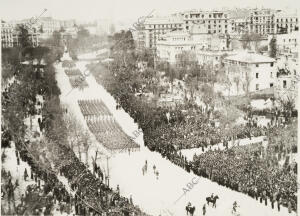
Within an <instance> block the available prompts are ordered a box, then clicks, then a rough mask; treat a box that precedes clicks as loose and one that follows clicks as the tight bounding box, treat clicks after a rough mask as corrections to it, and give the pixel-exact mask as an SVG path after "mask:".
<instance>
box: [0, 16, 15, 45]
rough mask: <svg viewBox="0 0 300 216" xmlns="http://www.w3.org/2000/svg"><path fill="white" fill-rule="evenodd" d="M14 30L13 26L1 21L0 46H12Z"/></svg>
mask: <svg viewBox="0 0 300 216" xmlns="http://www.w3.org/2000/svg"><path fill="white" fill-rule="evenodd" d="M14 37H15V34H14V28H13V25H12V24H10V23H7V22H5V21H2V20H1V44H2V47H3V48H7V47H13V46H14V41H15V39H14Z"/></svg>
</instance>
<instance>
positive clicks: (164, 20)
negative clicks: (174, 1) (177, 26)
mask: <svg viewBox="0 0 300 216" xmlns="http://www.w3.org/2000/svg"><path fill="white" fill-rule="evenodd" d="M173 23H183V20H182V19H181V18H179V17H175V16H174V17H172V16H171V17H170V16H169V17H150V18H147V19H146V20H145V24H173Z"/></svg>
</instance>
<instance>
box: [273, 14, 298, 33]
mask: <svg viewBox="0 0 300 216" xmlns="http://www.w3.org/2000/svg"><path fill="white" fill-rule="evenodd" d="M274 19H275V20H274V22H275V33H277V34H280V33H284V34H288V33H291V32H293V31H298V30H299V26H298V17H297V14H296V13H286V12H283V11H281V12H278V13H276V14H275V17H274Z"/></svg>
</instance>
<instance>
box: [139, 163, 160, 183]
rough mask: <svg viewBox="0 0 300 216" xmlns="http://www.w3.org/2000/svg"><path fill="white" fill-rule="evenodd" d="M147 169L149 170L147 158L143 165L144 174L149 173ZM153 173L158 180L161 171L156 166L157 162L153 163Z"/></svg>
mask: <svg viewBox="0 0 300 216" xmlns="http://www.w3.org/2000/svg"><path fill="white" fill-rule="evenodd" d="M147 170H148V162H147V160H146V161H145V164H144V166H143V167H142V173H143V175H145V174H146V173H147ZM153 173H154V175H155V176H156V179H157V180H158V177H159V171H158V169H157V167H156V166H155V164H154V165H153Z"/></svg>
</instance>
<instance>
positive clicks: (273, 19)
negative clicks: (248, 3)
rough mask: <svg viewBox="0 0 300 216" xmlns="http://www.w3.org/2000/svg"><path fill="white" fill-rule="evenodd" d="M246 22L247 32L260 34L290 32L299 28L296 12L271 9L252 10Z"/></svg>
mask: <svg viewBox="0 0 300 216" xmlns="http://www.w3.org/2000/svg"><path fill="white" fill-rule="evenodd" d="M247 23H248V31H249V32H252V33H257V34H261V35H267V34H280V33H281V34H282V33H291V32H292V31H297V30H298V28H299V27H298V17H297V14H295V13H292V14H289V13H285V12H282V11H280V10H272V9H254V10H252V11H251V13H250V16H248V17H247Z"/></svg>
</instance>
